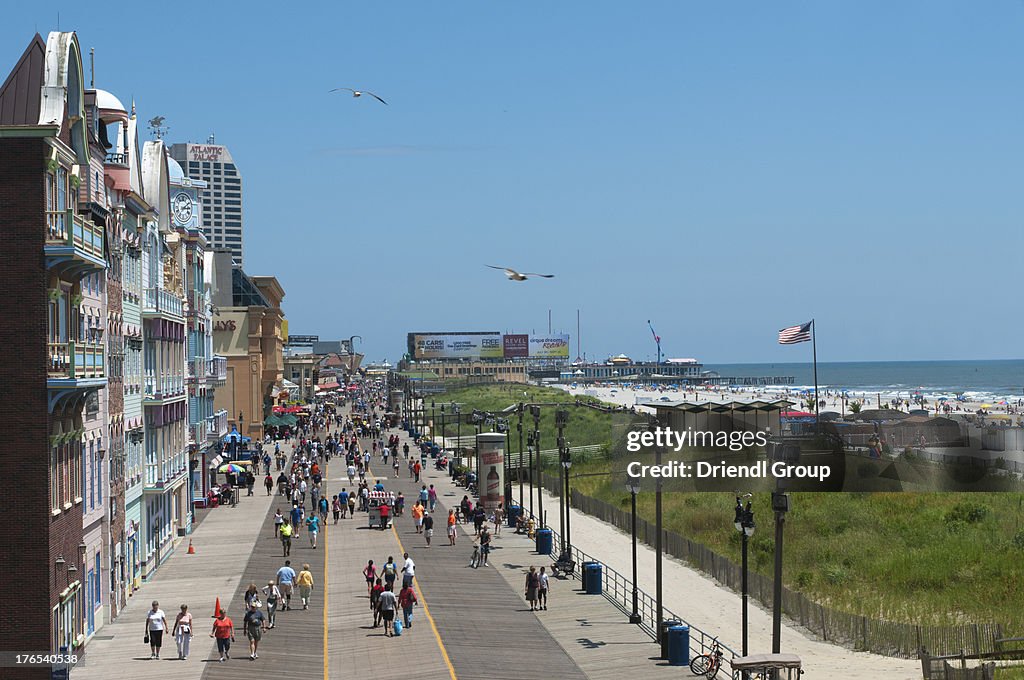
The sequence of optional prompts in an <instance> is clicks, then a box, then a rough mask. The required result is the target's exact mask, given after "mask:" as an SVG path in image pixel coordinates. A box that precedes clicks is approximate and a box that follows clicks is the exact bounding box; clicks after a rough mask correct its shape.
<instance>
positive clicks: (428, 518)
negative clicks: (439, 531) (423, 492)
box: [423, 512, 434, 548]
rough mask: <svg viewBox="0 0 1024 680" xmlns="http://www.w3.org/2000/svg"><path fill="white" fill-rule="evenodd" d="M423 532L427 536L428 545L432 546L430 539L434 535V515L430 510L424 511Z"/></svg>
mask: <svg viewBox="0 0 1024 680" xmlns="http://www.w3.org/2000/svg"><path fill="white" fill-rule="evenodd" d="M423 534H424V536H426V538H427V547H428V548H429V547H430V539H431V538H433V537H434V516H433V515H431V514H430V513H429V512H425V513H423Z"/></svg>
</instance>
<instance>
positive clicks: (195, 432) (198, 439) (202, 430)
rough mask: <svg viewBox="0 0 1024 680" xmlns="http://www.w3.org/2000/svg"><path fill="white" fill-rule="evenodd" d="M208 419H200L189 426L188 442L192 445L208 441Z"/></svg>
mask: <svg viewBox="0 0 1024 680" xmlns="http://www.w3.org/2000/svg"><path fill="white" fill-rule="evenodd" d="M207 420H209V418H207V419H205V420H200V421H199V422H197V423H192V424H191V425H189V427H188V443H189V444H192V445H199V444H203V443H205V442H206V431H207Z"/></svg>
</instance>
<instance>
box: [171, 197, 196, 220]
mask: <svg viewBox="0 0 1024 680" xmlns="http://www.w3.org/2000/svg"><path fill="white" fill-rule="evenodd" d="M171 212H172V213H173V214H174V219H175V221H176V222H177V223H178V224H187V223H188V221H189V220H191V219H192V197H191V196H189V195H188V194H186V193H184V192H182V193H180V194H177V195H175V197H174V200H173V201H172V202H171Z"/></svg>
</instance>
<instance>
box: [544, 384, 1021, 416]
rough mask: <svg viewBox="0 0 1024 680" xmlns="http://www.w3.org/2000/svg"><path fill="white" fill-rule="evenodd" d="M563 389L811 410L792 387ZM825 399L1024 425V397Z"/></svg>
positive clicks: (606, 397) (631, 398)
mask: <svg viewBox="0 0 1024 680" xmlns="http://www.w3.org/2000/svg"><path fill="white" fill-rule="evenodd" d="M552 387H557V388H559V389H563V390H565V391H566V392H568V393H569V394H572V395H575V396H584V395H585V396H591V397H596V398H598V399H600V400H601V401H605V402H608V403H611V404H618V405H621V406H627V407H630V406H636V407H637V408H638V409H639V410H642V411H648V412H652V413H653V409H652V408H650V407H649V406H645V405H644V403H643V402H644V401H655V402H656V401H659V400H665V401H691V402H697V403H701V402H719V403H720V402H728V401H739V402H749V401H755V400H765V401H770V400H776V399H787V400H789V401H792V402H794V406H793V407H792V410H794V411H803V410H807V406H806V404H805V403H804V402H805V401H806V399H807V396H806V395H804V394H801V393H800V390H799V389H792V388H786V387H741V388H731V389H730V388H720V389H703V388H695V389H690V390H674V389H668V388H651V387H649V386H646V387H638V386H629V385H616V386H608V385H602V386H599V387H598V386H584V385H576V386H573V385H552ZM821 393H822V399H824V400H825V406H823V407H821V410H822V411H836V412H838V413H845V414H849V413H851V411H850V408H849V404H850V402H851V401H859V402H861V404H862V405H863V409H865V410H866V409H874V408H893V407H894V405H893V404H892V403H891V402H893V401H894V400H896V401H898V402H900V403H899V404H898V408H899V409H900V410H902V411H912V410H915V409H921V408H924V409H926V410H927V411H928V412H929V414H930V415H947V414H948V415H976V414H977V413H978V412H979V411H984V412H985V414H987V415H988V416H989V417H990V418H991V417H992V416H998V418H992V420H993V421H994V422H995V421H999V420H1002V421H1006V420H1007V418H1006V416H1010V418H1009V420H1010V421H1012V423H1013V424H1016V425H1020V424H1024V415H1022V414H1024V407H1022V406H1021V404H1022V403H1024V401H1021V400H1018V401H1011V400H1006V401H1007V403H1006V404H999V403H993V402H988V401H972V400H971V399H965V400H964V401H957V400H955V399H953V398H946V400H945V401H940V400H939V399H940V398H939V397H933V398H930V399H929V398H928V397H927V395H926V397H925V405H924V406H923V407H922V406H920V405H918V404H914V403H909V404H908V400H909V398H910V395H909V394H908V393H907V392H906V391H903V392H871V393H866V392H848V393H847V399H846V402H845V404H844V402H843V399H842V398H841V397H840V396H839V395H837V394H826V390H825V389H824V388H821Z"/></svg>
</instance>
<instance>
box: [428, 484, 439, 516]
mask: <svg viewBox="0 0 1024 680" xmlns="http://www.w3.org/2000/svg"><path fill="white" fill-rule="evenodd" d="M427 502H428V505H429V508H430V512H434V508H436V507H437V489H435V488H434V485H433V484H431V485H430V488H429V489H427Z"/></svg>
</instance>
